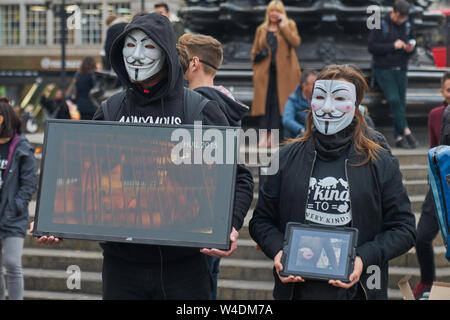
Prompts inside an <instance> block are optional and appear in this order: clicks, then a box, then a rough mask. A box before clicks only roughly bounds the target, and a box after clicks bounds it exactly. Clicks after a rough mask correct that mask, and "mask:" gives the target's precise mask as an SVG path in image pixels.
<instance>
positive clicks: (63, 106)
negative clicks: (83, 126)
mask: <svg viewBox="0 0 450 320" xmlns="http://www.w3.org/2000/svg"><path fill="white" fill-rule="evenodd" d="M41 104H42V105H43V107H44V108H45V110H47V112H48V114H49V115H50V116H51V117H52V118H56V119H70V113H69V107H68V106H67V103H66V101H65V100H64V99H62V100H57V99H47V98H46V97H45V96H44V95H43V96H42V97H41Z"/></svg>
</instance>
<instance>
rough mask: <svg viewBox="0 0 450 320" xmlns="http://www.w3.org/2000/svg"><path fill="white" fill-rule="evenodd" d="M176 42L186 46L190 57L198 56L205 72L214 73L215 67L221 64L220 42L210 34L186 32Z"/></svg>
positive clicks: (221, 51) (217, 67)
mask: <svg viewBox="0 0 450 320" xmlns="http://www.w3.org/2000/svg"><path fill="white" fill-rule="evenodd" d="M178 44H180V45H182V46H184V47H185V48H186V50H187V52H188V54H189V56H190V58H192V57H193V56H197V57H199V59H200V62H202V63H203V66H204V70H205V73H208V74H212V75H215V74H216V71H217V69H219V67H220V66H221V65H222V61H223V50H222V44H221V43H220V42H219V41H218V40H217V39H215V38H213V37H211V36H206V35H203V34H195V35H194V34H190V33H186V34H183V35H182V36H181V37H180V38H179V39H178Z"/></svg>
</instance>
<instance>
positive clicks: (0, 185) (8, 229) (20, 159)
mask: <svg viewBox="0 0 450 320" xmlns="http://www.w3.org/2000/svg"><path fill="white" fill-rule="evenodd" d="M37 184H38V178H37V162H36V159H35V157H34V150H33V147H32V146H31V145H30V143H29V142H28V140H27V139H26V138H25V136H24V135H23V134H22V122H21V120H20V118H19V117H18V116H17V114H16V113H15V112H14V110H13V108H12V106H11V105H10V104H9V101H8V100H7V99H5V98H1V99H0V300H4V299H5V279H4V276H3V267H5V270H6V277H7V283H8V296H9V299H10V300H22V299H23V290H24V284H23V283H24V282H23V273H22V250H23V242H24V238H25V235H26V230H27V225H28V218H29V217H28V203H29V202H30V200H31V197H32V196H33V194H34V193H35V192H36V190H37Z"/></svg>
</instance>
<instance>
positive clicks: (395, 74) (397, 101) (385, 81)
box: [373, 68, 408, 137]
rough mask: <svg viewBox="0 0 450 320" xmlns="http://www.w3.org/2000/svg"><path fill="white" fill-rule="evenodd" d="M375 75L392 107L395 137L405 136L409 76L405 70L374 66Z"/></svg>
mask: <svg viewBox="0 0 450 320" xmlns="http://www.w3.org/2000/svg"><path fill="white" fill-rule="evenodd" d="M373 71H374V76H375V80H376V81H377V84H378V86H379V87H380V89H381V91H382V92H383V94H384V97H385V98H386V100H387V102H388V103H389V106H390V108H391V112H392V116H393V118H394V134H395V137H399V136H403V131H404V130H405V128H407V127H408V122H407V120H406V90H407V89H408V76H407V73H406V71H405V70H391V69H381V68H374V70H373Z"/></svg>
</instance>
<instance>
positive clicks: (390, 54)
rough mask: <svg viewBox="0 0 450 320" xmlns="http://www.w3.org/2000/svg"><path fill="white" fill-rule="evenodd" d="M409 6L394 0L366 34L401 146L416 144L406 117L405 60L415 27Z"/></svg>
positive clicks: (411, 47)
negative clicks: (379, 24)
mask: <svg viewBox="0 0 450 320" xmlns="http://www.w3.org/2000/svg"><path fill="white" fill-rule="evenodd" d="M409 9H410V4H409V3H408V2H407V1H406V0H396V1H395V2H394V6H393V10H392V11H391V12H390V13H389V14H388V15H387V16H386V17H384V18H383V19H382V23H381V28H380V29H373V30H372V32H371V34H370V37H369V52H370V53H371V54H372V55H373V76H374V77H375V81H376V83H377V84H378V87H379V88H380V89H381V91H382V92H383V94H384V96H385V97H386V100H387V101H388V103H389V106H390V108H391V111H392V115H393V118H394V136H395V146H396V147H398V148H404V149H414V148H416V147H417V140H416V139H415V137H414V136H413V134H412V133H411V130H410V128H409V127H408V121H407V119H406V90H407V88H408V75H407V71H408V60H409V58H410V56H411V55H412V54H413V52H414V50H415V47H416V40H415V37H416V35H415V31H414V27H413V24H412V22H410V21H409V20H408V15H409Z"/></svg>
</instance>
